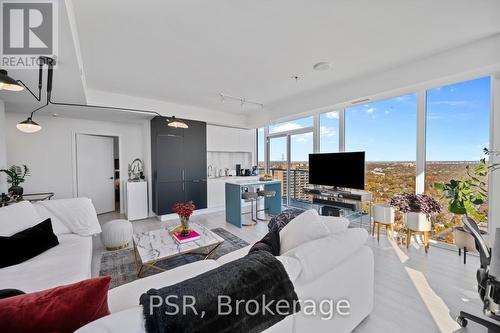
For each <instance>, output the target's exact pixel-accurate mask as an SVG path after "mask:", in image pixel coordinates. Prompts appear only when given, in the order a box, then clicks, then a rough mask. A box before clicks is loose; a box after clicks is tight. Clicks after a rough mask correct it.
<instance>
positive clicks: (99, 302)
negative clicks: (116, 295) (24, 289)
mask: <svg viewBox="0 0 500 333" xmlns="http://www.w3.org/2000/svg"><path fill="white" fill-rule="evenodd" d="M110 281H111V277H110V276H104V277H98V278H95V279H89V280H83V281H80V282H77V283H74V284H68V285H65V286H60V287H56V288H53V289H47V290H42V291H37V292H34V293H30V294H25V295H19V296H13V297H9V298H6V299H2V300H0V332H5V333H7V332H9V333H14V332H23V333H31V332H33V333H45V332H60V333H66V332H67V333H70V332H74V331H76V330H77V329H78V328H80V327H82V326H84V325H86V324H88V323H90V322H92V321H94V320H96V319H99V318H101V317H104V316H106V315H108V314H109V309H108V289H109V282H110Z"/></svg>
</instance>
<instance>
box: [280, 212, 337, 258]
mask: <svg viewBox="0 0 500 333" xmlns="http://www.w3.org/2000/svg"><path fill="white" fill-rule="evenodd" d="M328 235H330V230H329V229H328V228H327V227H326V226H325V224H324V223H323V220H322V219H321V218H320V216H319V215H318V212H317V211H316V210H314V209H309V210H307V211H305V212H304V213H302V214H300V215H299V216H297V217H296V218H294V219H293V220H291V221H290V222H288V224H287V225H286V226H285V227H284V228H283V229H281V231H280V245H281V250H280V254H283V253H286V252H288V251H290V250H292V249H294V248H296V247H297V246H300V245H302V244H304V243H307V242H310V241H312V240H315V239H319V238H322V237H326V236H328Z"/></svg>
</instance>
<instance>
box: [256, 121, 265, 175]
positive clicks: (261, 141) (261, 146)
mask: <svg viewBox="0 0 500 333" xmlns="http://www.w3.org/2000/svg"><path fill="white" fill-rule="evenodd" d="M264 135H265V134H264V128H263V127H261V128H258V129H257V168H258V170H259V175H263V174H264V173H265V172H266V168H265V142H266V140H265V137H264Z"/></svg>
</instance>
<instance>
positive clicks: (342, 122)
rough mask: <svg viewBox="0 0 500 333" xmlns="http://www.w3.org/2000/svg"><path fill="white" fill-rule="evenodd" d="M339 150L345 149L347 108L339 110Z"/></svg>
mask: <svg viewBox="0 0 500 333" xmlns="http://www.w3.org/2000/svg"><path fill="white" fill-rule="evenodd" d="M338 112H339V152H343V151H345V112H346V110H345V109H342V110H339V111H338Z"/></svg>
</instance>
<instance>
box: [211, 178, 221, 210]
mask: <svg viewBox="0 0 500 333" xmlns="http://www.w3.org/2000/svg"><path fill="white" fill-rule="evenodd" d="M225 184H226V181H225V180H223V179H222V178H209V179H208V180H207V195H208V198H207V199H208V200H207V201H208V208H215V207H223V206H224V205H225V204H226V202H225V195H224V193H225V191H226V189H225V186H226V185H225Z"/></svg>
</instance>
